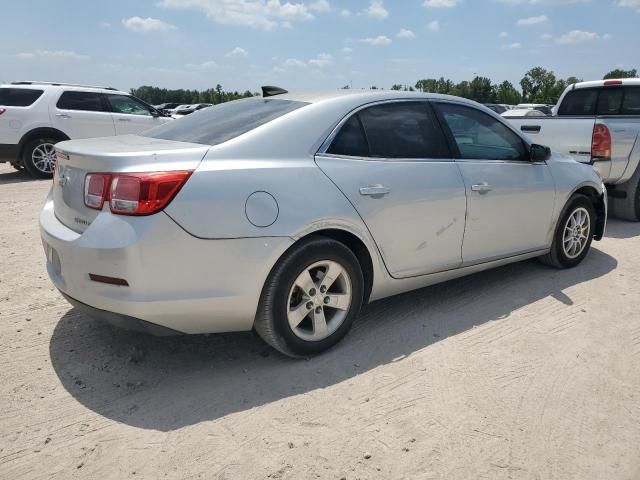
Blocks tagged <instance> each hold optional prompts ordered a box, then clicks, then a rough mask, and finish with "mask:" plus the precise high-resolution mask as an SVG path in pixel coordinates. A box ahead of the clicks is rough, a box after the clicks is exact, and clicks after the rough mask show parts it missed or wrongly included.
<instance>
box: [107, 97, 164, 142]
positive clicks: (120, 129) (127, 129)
mask: <svg viewBox="0 0 640 480" xmlns="http://www.w3.org/2000/svg"><path fill="white" fill-rule="evenodd" d="M106 98H107V101H108V102H109V106H110V108H111V111H112V114H113V121H114V124H115V128H116V135H126V134H129V133H131V134H137V133H141V132H144V131H145V130H149V129H150V128H153V127H155V126H157V125H160V124H162V123H165V122H166V120H167V117H159V116H157V115H153V113H155V112H154V111H153V110H152V109H151V107H150V106H149V105H146V104H145V103H143V102H141V101H139V100H138V99H136V98H133V97H131V96H129V95H119V94H111V93H108V94H106Z"/></svg>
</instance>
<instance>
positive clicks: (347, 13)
mask: <svg viewBox="0 0 640 480" xmlns="http://www.w3.org/2000/svg"><path fill="white" fill-rule="evenodd" d="M340 16H341V17H350V16H351V10H349V9H347V8H343V9H342V10H340Z"/></svg>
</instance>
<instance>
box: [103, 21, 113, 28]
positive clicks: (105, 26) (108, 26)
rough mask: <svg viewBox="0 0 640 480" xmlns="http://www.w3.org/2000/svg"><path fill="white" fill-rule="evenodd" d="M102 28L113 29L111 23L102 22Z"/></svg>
mask: <svg viewBox="0 0 640 480" xmlns="http://www.w3.org/2000/svg"><path fill="white" fill-rule="evenodd" d="M100 26H101V27H102V28H111V27H112V25H111V23H109V22H100Z"/></svg>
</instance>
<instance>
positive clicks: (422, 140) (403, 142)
mask: <svg viewBox="0 0 640 480" xmlns="http://www.w3.org/2000/svg"><path fill="white" fill-rule="evenodd" d="M358 115H359V117H360V120H361V121H362V126H363V127H364V131H365V134H366V137H367V141H368V143H369V155H370V156H371V157H379V158H448V157H450V156H451V155H450V154H449V152H448V151H447V147H446V145H445V141H444V137H443V135H442V133H441V132H440V129H439V126H438V125H437V124H436V123H435V121H434V118H433V115H432V114H431V112H430V111H429V110H428V107H427V105H426V104H424V103H423V102H398V103H387V104H384V105H376V106H374V107H370V108H367V109H365V110H362V111H361V112H360V113H359V114H358Z"/></svg>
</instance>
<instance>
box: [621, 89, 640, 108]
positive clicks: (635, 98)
mask: <svg viewBox="0 0 640 480" xmlns="http://www.w3.org/2000/svg"><path fill="white" fill-rule="evenodd" d="M621 113H622V115H640V87H627V88H625V94H624V101H623V102H622V110H621Z"/></svg>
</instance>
